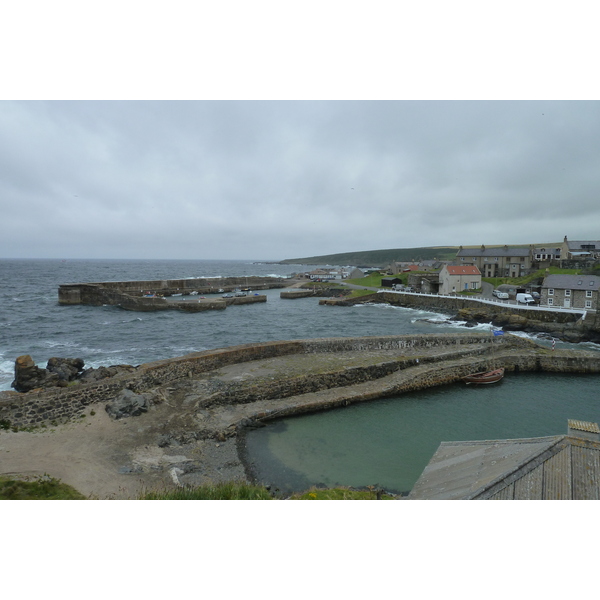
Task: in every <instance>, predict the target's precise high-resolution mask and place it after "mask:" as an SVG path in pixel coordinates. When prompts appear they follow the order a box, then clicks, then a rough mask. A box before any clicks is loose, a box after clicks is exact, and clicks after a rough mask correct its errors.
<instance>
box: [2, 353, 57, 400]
mask: <svg viewBox="0 0 600 600" xmlns="http://www.w3.org/2000/svg"><path fill="white" fill-rule="evenodd" d="M59 381H60V378H59V376H58V375H57V374H56V373H50V372H49V371H47V370H46V369H40V368H39V367H37V366H36V365H35V363H34V362H33V359H32V358H31V356H29V354H24V355H23V356H19V357H18V358H17V360H16V361H15V379H14V381H13V382H12V383H11V387H13V388H14V389H15V390H17V392H29V391H31V390H35V389H37V388H46V387H56V386H57V385H59Z"/></svg>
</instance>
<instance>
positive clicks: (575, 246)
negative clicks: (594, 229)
mask: <svg viewBox="0 0 600 600" xmlns="http://www.w3.org/2000/svg"><path fill="white" fill-rule="evenodd" d="M582 246H594V248H591V249H587V248H582ZM567 248H568V249H569V250H582V251H585V252H590V251H591V252H595V251H598V250H600V241H597V240H591V241H589V242H585V241H583V242H582V241H576V242H572V241H571V240H567Z"/></svg>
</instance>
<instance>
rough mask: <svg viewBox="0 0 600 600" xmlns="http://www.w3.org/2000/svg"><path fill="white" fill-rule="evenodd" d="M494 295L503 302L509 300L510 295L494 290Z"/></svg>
mask: <svg viewBox="0 0 600 600" xmlns="http://www.w3.org/2000/svg"><path fill="white" fill-rule="evenodd" d="M492 295H494V296H496V298H500V299H501V300H508V294H507V293H506V292H501V291H500V290H493V291H492Z"/></svg>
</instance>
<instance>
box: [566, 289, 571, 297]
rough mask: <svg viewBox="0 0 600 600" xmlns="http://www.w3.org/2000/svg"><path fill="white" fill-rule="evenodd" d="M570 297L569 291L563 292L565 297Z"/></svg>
mask: <svg viewBox="0 0 600 600" xmlns="http://www.w3.org/2000/svg"><path fill="white" fill-rule="evenodd" d="M570 295H571V290H565V296H566V297H567V298H568V297H569V296H570Z"/></svg>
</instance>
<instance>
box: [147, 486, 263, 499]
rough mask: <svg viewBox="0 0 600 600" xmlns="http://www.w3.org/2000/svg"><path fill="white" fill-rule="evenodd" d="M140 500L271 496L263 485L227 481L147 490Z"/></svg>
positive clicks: (258, 497) (256, 497)
mask: <svg viewBox="0 0 600 600" xmlns="http://www.w3.org/2000/svg"><path fill="white" fill-rule="evenodd" d="M140 500H272V496H271V494H270V492H269V490H267V488H265V487H263V486H258V485H248V484H246V483H235V482H228V483H216V484H208V485H201V486H198V487H182V488H178V489H175V490H164V491H161V492H147V493H145V494H144V495H143V496H142V497H141V498H140Z"/></svg>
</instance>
